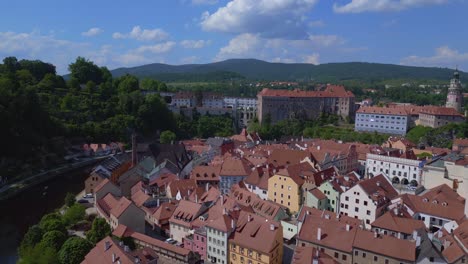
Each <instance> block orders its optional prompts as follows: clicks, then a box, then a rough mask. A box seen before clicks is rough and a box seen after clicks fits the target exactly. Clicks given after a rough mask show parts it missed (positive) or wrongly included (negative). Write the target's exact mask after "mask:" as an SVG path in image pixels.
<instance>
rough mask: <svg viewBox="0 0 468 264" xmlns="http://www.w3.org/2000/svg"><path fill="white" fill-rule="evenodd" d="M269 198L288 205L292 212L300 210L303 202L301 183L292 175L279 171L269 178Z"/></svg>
mask: <svg viewBox="0 0 468 264" xmlns="http://www.w3.org/2000/svg"><path fill="white" fill-rule="evenodd" d="M285 174H286V173H285ZM268 199H269V200H271V201H273V202H275V203H278V204H280V205H283V206H286V207H287V208H289V210H290V212H291V213H294V212H299V209H300V208H301V204H302V190H301V185H300V184H298V183H297V182H296V181H294V180H293V179H292V178H291V177H289V176H286V175H281V174H280V173H277V174H276V175H274V176H272V177H270V179H268Z"/></svg>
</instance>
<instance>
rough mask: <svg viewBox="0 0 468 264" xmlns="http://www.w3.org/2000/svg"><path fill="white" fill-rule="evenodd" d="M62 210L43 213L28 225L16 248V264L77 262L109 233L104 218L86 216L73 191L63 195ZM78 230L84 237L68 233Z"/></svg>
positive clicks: (70, 263)
mask: <svg viewBox="0 0 468 264" xmlns="http://www.w3.org/2000/svg"><path fill="white" fill-rule="evenodd" d="M65 204H66V206H65V207H64V208H62V210H60V211H61V212H63V213H61V212H59V211H57V212H53V213H50V214H47V215H44V216H43V217H42V219H41V221H40V222H39V223H38V224H37V225H34V226H31V227H30V228H29V230H28V232H27V233H26V234H25V236H24V238H23V240H22V241H21V244H20V246H19V248H18V254H19V257H20V259H19V261H18V263H19V264H30V263H37V264H55V263H57V264H79V263H81V262H82V261H83V260H84V257H85V256H86V254H88V252H89V251H90V250H91V249H92V248H93V247H94V246H95V244H96V243H97V242H99V241H100V240H102V239H103V238H105V237H106V236H108V235H110V234H111V228H110V226H109V225H108V224H107V223H106V221H105V220H104V219H103V218H94V217H93V216H87V215H86V212H85V207H84V206H82V205H81V204H78V203H76V202H75V197H74V196H73V195H72V194H67V197H66V198H65ZM69 230H73V231H80V232H83V234H85V236H86V238H81V237H79V236H73V235H69Z"/></svg>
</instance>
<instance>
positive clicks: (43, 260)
mask: <svg viewBox="0 0 468 264" xmlns="http://www.w3.org/2000/svg"><path fill="white" fill-rule="evenodd" d="M18 263H19V264H50V263H59V260H58V256H57V251H56V250H55V249H54V248H53V247H51V246H49V245H47V244H45V243H42V242H41V243H39V244H37V245H36V246H34V247H31V248H28V250H27V251H26V252H25V253H24V254H23V255H22V256H21V258H20V260H19V261H18Z"/></svg>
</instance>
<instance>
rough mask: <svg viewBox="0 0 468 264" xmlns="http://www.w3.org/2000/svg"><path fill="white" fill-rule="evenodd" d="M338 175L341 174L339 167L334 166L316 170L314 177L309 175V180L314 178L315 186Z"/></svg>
mask: <svg viewBox="0 0 468 264" xmlns="http://www.w3.org/2000/svg"><path fill="white" fill-rule="evenodd" d="M337 176H339V172H338V169H337V168H336V167H335V166H333V167H330V168H328V169H325V170H321V171H318V172H315V173H314V174H313V176H312V177H309V179H308V180H313V181H314V184H315V186H320V185H322V183H323V182H325V181H328V180H330V179H332V178H335V177H337Z"/></svg>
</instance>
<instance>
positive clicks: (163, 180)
mask: <svg viewBox="0 0 468 264" xmlns="http://www.w3.org/2000/svg"><path fill="white" fill-rule="evenodd" d="M177 179H179V177H177V175H175V174H174V173H163V174H161V175H160V176H159V177H157V178H155V179H153V180H152V181H150V183H149V186H157V187H163V186H166V185H167V184H168V183H170V182H172V181H174V180H177Z"/></svg>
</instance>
